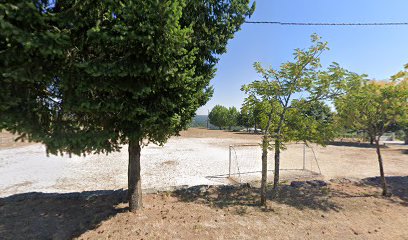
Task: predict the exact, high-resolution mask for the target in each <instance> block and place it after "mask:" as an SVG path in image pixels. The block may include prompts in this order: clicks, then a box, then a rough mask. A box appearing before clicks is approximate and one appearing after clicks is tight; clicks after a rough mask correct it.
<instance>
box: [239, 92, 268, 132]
mask: <svg viewBox="0 0 408 240" xmlns="http://www.w3.org/2000/svg"><path fill="white" fill-rule="evenodd" d="M261 120H262V104H261V103H259V102H258V101H257V100H256V99H253V98H252V97H248V98H246V99H245V101H244V103H243V104H242V107H241V112H240V115H239V118H238V124H239V125H240V126H244V127H246V128H250V127H253V128H254V129H255V130H256V129H258V128H260V125H261Z"/></svg>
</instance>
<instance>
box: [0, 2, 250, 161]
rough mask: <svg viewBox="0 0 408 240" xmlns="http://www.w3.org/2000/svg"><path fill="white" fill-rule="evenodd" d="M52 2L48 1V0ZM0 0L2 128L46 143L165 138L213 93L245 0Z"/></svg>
mask: <svg viewBox="0 0 408 240" xmlns="http://www.w3.org/2000/svg"><path fill="white" fill-rule="evenodd" d="M52 2H54V1H52ZM50 3H51V1H46V0H44V1H31V0H22V1H21V0H18V1H17V0H10V1H7V2H2V3H0V86H1V88H0V129H4V128H5V129H7V130H9V131H11V132H14V133H19V134H21V135H22V138H26V139H29V140H31V141H38V142H43V143H44V144H45V145H46V146H47V148H48V151H49V152H50V153H53V154H56V153H58V152H61V153H62V152H69V153H74V154H86V153H90V152H111V151H115V150H118V149H119V148H120V146H121V145H122V144H126V143H128V141H129V140H134V141H138V140H140V139H143V138H146V139H148V140H149V141H152V142H155V143H158V144H163V143H164V142H165V141H166V140H167V139H168V138H169V137H170V136H171V135H174V134H177V133H178V132H179V131H180V130H182V129H184V128H185V127H186V125H187V124H188V122H189V121H190V120H191V118H192V117H193V116H194V114H195V111H196V110H197V108H198V107H199V106H201V105H203V104H205V103H206V102H207V101H208V99H209V98H210V97H211V95H212V88H211V87H209V83H210V80H211V79H212V78H213V77H214V73H215V64H216V63H217V61H218V56H219V55H220V54H222V53H224V52H225V51H226V44H227V41H228V40H229V39H231V38H232V37H233V35H234V33H235V32H236V31H238V30H239V28H240V26H241V24H242V23H243V22H244V20H245V17H246V16H248V15H250V14H252V12H253V7H252V8H250V7H249V6H248V5H249V0H222V1H218V0H217V1H215V0H207V1H205V0H191V1H186V0H176V1H170V0H165V1H97V2H95V1H75V0H65V1H63V0H59V1H58V0H57V1H55V6H53V5H51V6H52V7H49V8H47V6H50Z"/></svg>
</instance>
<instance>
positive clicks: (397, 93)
mask: <svg viewBox="0 0 408 240" xmlns="http://www.w3.org/2000/svg"><path fill="white" fill-rule="evenodd" d="M335 104H336V109H337V112H338V115H339V117H340V119H341V120H342V122H343V125H344V126H346V127H348V128H349V129H354V130H360V131H365V132H367V133H368V135H369V136H370V137H371V138H374V141H375V144H376V152H377V157H378V164H379V168H380V177H381V185H382V188H383V195H384V196H385V195H387V194H388V188H387V183H386V179H385V173H384V164H383V158H382V155H381V148H380V138H381V136H382V135H383V134H384V133H385V132H386V131H387V130H389V129H390V127H393V125H395V124H398V122H399V121H400V120H401V119H402V117H404V115H405V114H406V111H407V109H408V88H405V87H403V86H402V85H400V84H396V83H395V82H375V81H370V82H368V83H366V84H364V85H362V86H361V87H360V88H357V89H355V90H354V91H350V92H349V93H348V94H346V95H345V96H342V97H341V98H338V99H337V100H336V102H335Z"/></svg>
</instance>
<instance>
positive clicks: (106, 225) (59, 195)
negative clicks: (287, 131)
mask: <svg viewBox="0 0 408 240" xmlns="http://www.w3.org/2000/svg"><path fill="white" fill-rule="evenodd" d="M1 136H3V140H2V142H1V143H0V176H1V178H0V239H71V238H78V239H191V238H199V239H408V221H407V219H408V146H403V145H389V146H384V147H383V148H382V152H383V156H384V162H385V163H384V164H385V172H386V175H387V181H388V184H389V186H390V188H391V192H392V193H393V196H392V197H390V198H384V197H381V196H380V189H379V188H378V187H377V186H378V185H379V182H378V178H376V176H378V164H377V160H376V154H375V149H374V148H373V147H372V146H369V145H367V144H362V143H347V142H336V143H332V144H329V145H328V146H327V147H320V146H315V145H313V146H312V147H313V149H314V151H315V154H316V156H317V159H318V161H319V165H320V168H321V172H322V176H320V177H319V179H323V180H325V182H327V183H329V185H328V186H327V187H325V186H323V187H316V186H313V185H310V184H306V185H304V186H303V187H300V188H299V187H292V186H290V185H289V184H290V181H285V183H283V185H282V187H281V191H280V194H279V195H278V197H277V198H275V199H272V198H271V197H269V202H268V208H266V209H261V208H259V207H258V206H256V205H257V203H258V202H257V201H258V199H259V193H258V189H257V188H256V187H253V186H255V185H251V186H252V187H249V186H247V185H242V184H241V185H236V186H230V185H223V184H226V182H225V181H223V179H224V180H225V175H226V173H227V169H228V147H229V146H230V145H240V144H248V143H250V144H254V143H258V142H259V141H260V137H261V136H260V135H254V134H246V133H234V132H224V131H217V130H205V129H189V130H188V131H184V132H182V133H181V136H179V137H173V138H171V139H170V141H169V142H168V144H166V145H165V147H159V146H155V145H149V146H148V147H146V148H144V149H143V150H142V156H144V157H142V169H143V170H142V179H143V188H144V189H145V193H148V192H154V191H152V189H156V190H157V189H161V190H162V192H160V193H149V194H145V195H144V210H143V211H141V212H140V213H138V214H132V213H128V212H127V204H125V203H123V200H124V198H125V195H126V191H124V190H123V189H125V188H126V181H127V176H126V174H127V169H126V167H127V156H126V155H127V148H126V146H124V148H123V149H122V151H121V152H118V153H113V154H111V155H108V156H106V155H93V156H88V157H85V158H84V157H73V158H69V157H67V156H64V157H55V156H51V157H46V156H45V153H44V147H43V146H42V145H40V144H26V143H24V144H19V143H10V142H9V141H10V140H9V139H10V138H11V139H12V136H11V135H10V134H7V133H2V135H1ZM4 136H6V137H4ZM4 139H8V140H4ZM301 154H302V145H296V144H293V145H290V146H289V145H288V149H287V150H286V151H285V152H284V153H283V156H282V165H283V166H285V167H288V168H289V167H292V165H291V164H292V163H293V162H296V161H295V159H301ZM308 158H310V157H309V155H308ZM270 162H273V161H272V160H271V161H270ZM285 164H286V165H285ZM255 165H256V164H255ZM255 165H254V164H253V165H251V167H253V166H255ZM242 166H244V165H242ZM243 170H244V169H241V171H243ZM270 175H272V173H271V174H270ZM217 176H222V177H219V178H218V177H217ZM331 179H335V180H331ZM196 185H199V186H196ZM169 186H171V187H172V188H166V187H169ZM188 186H190V187H189V188H186V187H188ZM176 187H182V189H181V190H178V191H165V192H163V190H165V189H174V188H176ZM33 192H34V193H33Z"/></svg>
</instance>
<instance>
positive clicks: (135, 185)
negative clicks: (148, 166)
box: [128, 140, 142, 212]
mask: <svg viewBox="0 0 408 240" xmlns="http://www.w3.org/2000/svg"><path fill="white" fill-rule="evenodd" d="M140 151H141V148H140V145H139V141H134V140H129V167H128V201H129V211H131V212H136V211H137V210H139V209H141V208H142V179H141V177H140Z"/></svg>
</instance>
